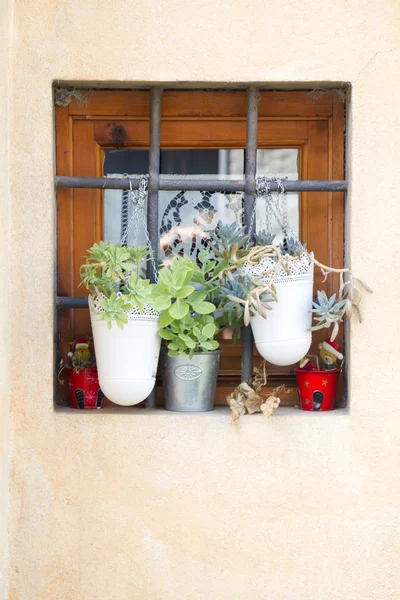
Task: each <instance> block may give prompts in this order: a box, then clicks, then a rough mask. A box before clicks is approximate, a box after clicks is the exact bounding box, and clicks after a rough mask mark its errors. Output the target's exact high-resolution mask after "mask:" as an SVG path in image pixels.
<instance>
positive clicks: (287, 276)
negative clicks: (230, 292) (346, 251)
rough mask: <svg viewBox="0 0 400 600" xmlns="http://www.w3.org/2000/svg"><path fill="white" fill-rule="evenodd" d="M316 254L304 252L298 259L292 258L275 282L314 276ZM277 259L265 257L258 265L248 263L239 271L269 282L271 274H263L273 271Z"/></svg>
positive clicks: (280, 271)
mask: <svg viewBox="0 0 400 600" xmlns="http://www.w3.org/2000/svg"><path fill="white" fill-rule="evenodd" d="M313 259H314V255H313V254H312V253H311V254H308V252H303V254H301V255H300V256H299V257H298V258H297V259H296V260H290V261H288V262H287V268H288V270H287V271H286V270H285V269H284V268H283V267H282V268H280V269H279V271H278V273H277V275H276V277H275V279H274V281H275V283H283V282H285V281H301V280H303V279H309V278H310V277H312V276H313V272H314V260H313ZM275 265H276V261H274V259H273V258H270V257H267V258H263V259H262V260H261V261H260V263H259V264H258V265H254V266H251V265H248V264H246V265H245V266H244V267H242V268H241V269H238V271H239V272H240V273H241V274H242V275H248V276H249V277H255V278H257V279H259V280H260V281H262V282H264V283H268V282H269V281H270V279H271V275H267V276H264V277H263V276H262V275H263V274H264V273H265V272H267V271H272V269H273V268H274V266H275Z"/></svg>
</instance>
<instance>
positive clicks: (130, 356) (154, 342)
mask: <svg viewBox="0 0 400 600" xmlns="http://www.w3.org/2000/svg"><path fill="white" fill-rule="evenodd" d="M100 299H101V295H100V296H98V297H96V298H93V297H92V296H89V308H90V318H91V322H92V330H93V341H94V347H95V352H96V362H97V371H98V375H99V383H100V386H101V389H102V390H103V392H104V395H105V396H106V397H107V398H108V399H109V400H111V401H112V402H114V403H115V404H120V405H121V406H133V405H134V404H139V402H142V401H143V400H145V399H146V398H147V396H148V395H149V394H150V392H151V391H152V389H153V388H154V385H155V378H156V372H157V364H158V357H159V354H160V344H161V338H160V337H159V335H157V331H158V329H159V327H160V326H159V321H158V313H157V312H156V311H155V310H154V309H153V307H152V306H151V305H150V304H145V306H144V311H143V314H141V313H140V311H139V309H137V308H132V309H131V310H130V311H129V312H128V313H126V314H127V315H128V319H129V321H128V323H127V324H126V325H125V326H124V328H123V329H119V327H117V325H116V324H115V323H113V324H112V327H111V329H109V328H108V327H107V323H106V322H105V321H103V320H102V319H101V318H100V316H99V313H101V312H102V308H101V306H100Z"/></svg>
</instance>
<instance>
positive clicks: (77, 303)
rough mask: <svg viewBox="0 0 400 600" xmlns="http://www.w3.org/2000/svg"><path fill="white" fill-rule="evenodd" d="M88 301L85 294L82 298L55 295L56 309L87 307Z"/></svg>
mask: <svg viewBox="0 0 400 600" xmlns="http://www.w3.org/2000/svg"><path fill="white" fill-rule="evenodd" d="M88 306H89V302H88V298H87V296H85V297H84V298H81V297H78V296H57V298H56V307H57V310H62V309H64V308H88Z"/></svg>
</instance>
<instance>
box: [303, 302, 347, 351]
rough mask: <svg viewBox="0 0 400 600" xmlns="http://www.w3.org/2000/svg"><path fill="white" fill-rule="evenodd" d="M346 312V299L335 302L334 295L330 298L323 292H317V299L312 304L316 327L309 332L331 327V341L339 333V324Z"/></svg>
mask: <svg viewBox="0 0 400 600" xmlns="http://www.w3.org/2000/svg"><path fill="white" fill-rule="evenodd" d="M345 311H346V299H343V300H336V294H333V295H332V296H331V297H330V298H328V296H327V295H326V292H324V291H318V298H317V301H316V302H313V309H312V312H313V313H314V314H315V315H316V316H314V320H315V321H316V322H317V325H314V326H313V327H311V331H317V330H318V329H324V328H327V329H328V328H329V327H331V325H333V331H332V335H331V340H332V341H333V340H334V339H335V338H336V336H337V334H338V331H339V324H340V323H341V322H342V320H343V317H344V314H345Z"/></svg>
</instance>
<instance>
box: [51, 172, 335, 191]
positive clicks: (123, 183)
mask: <svg viewBox="0 0 400 600" xmlns="http://www.w3.org/2000/svg"><path fill="white" fill-rule="evenodd" d="M130 181H131V184H132V189H134V190H137V189H138V188H139V182H140V179H139V178H135V179H131V180H130ZM283 184H284V187H285V190H286V191H287V192H346V191H347V181H343V180H338V181H335V180H317V181H313V180H303V181H295V180H290V179H286V180H283ZM55 185H56V187H57V188H84V189H106V190H128V189H129V179H127V178H125V179H122V178H121V179H112V178H111V177H64V176H57V177H56V179H55ZM244 188H245V181H244V179H240V180H232V179H226V180H222V179H183V178H179V179H178V178H174V179H169V178H166V177H160V183H159V189H160V190H164V191H174V192H179V191H181V190H187V191H194V192H196V191H200V192H229V193H232V192H244ZM271 191H277V184H276V182H274V181H271Z"/></svg>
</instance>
